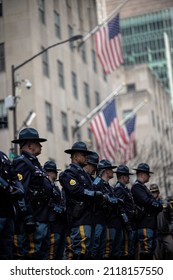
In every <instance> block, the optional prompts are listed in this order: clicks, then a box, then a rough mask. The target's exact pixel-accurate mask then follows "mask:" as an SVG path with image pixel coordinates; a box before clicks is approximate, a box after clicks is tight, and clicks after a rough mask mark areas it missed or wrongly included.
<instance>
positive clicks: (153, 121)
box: [151, 110, 155, 127]
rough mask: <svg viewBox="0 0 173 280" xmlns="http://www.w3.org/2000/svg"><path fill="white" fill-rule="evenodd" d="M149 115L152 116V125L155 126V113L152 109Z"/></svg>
mask: <svg viewBox="0 0 173 280" xmlns="http://www.w3.org/2000/svg"><path fill="white" fill-rule="evenodd" d="M151 117H152V124H153V127H155V115H154V111H153V110H152V111H151Z"/></svg>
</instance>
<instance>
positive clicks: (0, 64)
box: [0, 43, 5, 72]
mask: <svg viewBox="0 0 173 280" xmlns="http://www.w3.org/2000/svg"><path fill="white" fill-rule="evenodd" d="M2 71H5V48H4V43H1V44H0V72H2Z"/></svg>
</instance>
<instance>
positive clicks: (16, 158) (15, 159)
mask: <svg viewBox="0 0 173 280" xmlns="http://www.w3.org/2000/svg"><path fill="white" fill-rule="evenodd" d="M23 159H24V155H20V156H17V157H15V158H14V159H13V161H17V160H23Z"/></svg>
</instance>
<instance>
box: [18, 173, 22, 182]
mask: <svg viewBox="0 0 173 280" xmlns="http://www.w3.org/2000/svg"><path fill="white" fill-rule="evenodd" d="M17 177H18V179H19V181H21V180H22V179H23V176H22V174H20V173H18V174H17Z"/></svg>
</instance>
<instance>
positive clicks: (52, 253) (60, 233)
mask: <svg viewBox="0 0 173 280" xmlns="http://www.w3.org/2000/svg"><path fill="white" fill-rule="evenodd" d="M44 169H45V170H46V172H47V175H48V177H49V180H50V181H51V184H52V186H53V195H52V197H51V199H50V201H49V206H50V208H51V215H50V236H49V238H48V246H49V251H48V253H49V255H48V259H50V260H61V259H63V256H64V248H65V240H66V226H67V223H66V205H65V193H64V190H63V189H60V187H59V186H58V185H57V183H56V181H57V175H58V171H60V170H61V169H58V168H57V166H56V163H55V162H54V161H52V160H48V161H46V162H45V164H44Z"/></svg>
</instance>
